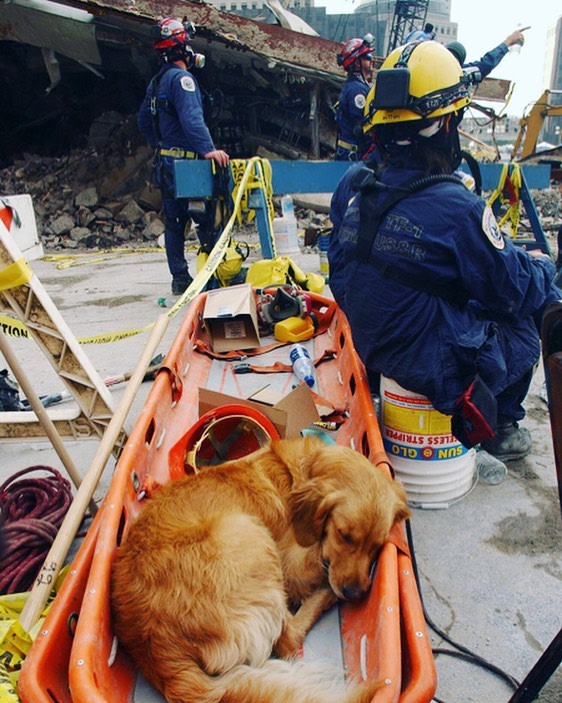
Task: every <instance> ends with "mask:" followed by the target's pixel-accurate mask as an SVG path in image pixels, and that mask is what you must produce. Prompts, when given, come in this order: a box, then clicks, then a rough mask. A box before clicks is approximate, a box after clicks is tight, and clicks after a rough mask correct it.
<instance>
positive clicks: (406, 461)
mask: <svg viewBox="0 0 562 703" xmlns="http://www.w3.org/2000/svg"><path fill="white" fill-rule="evenodd" d="M380 396H381V432H382V436H383V441H384V447H385V449H386V452H387V454H388V456H389V458H390V460H391V463H392V466H393V467H394V470H395V471H396V476H397V477H398V478H399V479H400V480H401V481H402V483H403V484H404V488H405V489H406V494H407V496H408V500H409V501H410V502H412V503H419V504H428V505H429V504H432V503H435V504H437V503H440V504H443V503H448V502H449V501H451V500H454V499H457V498H460V497H462V496H463V495H464V494H465V493H467V492H468V491H469V490H470V488H471V487H472V484H473V481H474V471H475V464H476V452H475V450H474V449H466V448H465V447H464V446H463V445H462V444H461V443H460V442H459V441H458V440H457V438H456V437H454V436H453V435H452V434H451V418H450V417H449V416H448V415H443V414H442V413H440V412H438V411H437V410H435V408H434V407H433V406H432V405H431V403H430V402H429V400H428V399H427V398H426V397H425V396H423V395H418V394H416V393H411V392H410V391H407V390H406V389H404V388H402V386H399V385H398V384H397V383H396V382H395V381H393V380H392V379H389V378H385V377H384V376H381V386H380Z"/></svg>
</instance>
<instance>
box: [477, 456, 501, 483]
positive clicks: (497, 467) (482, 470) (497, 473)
mask: <svg viewBox="0 0 562 703" xmlns="http://www.w3.org/2000/svg"><path fill="white" fill-rule="evenodd" d="M476 475H477V476H478V480H480V481H483V482H484V483H489V484H490V485H492V486H495V485H497V484H498V483H501V482H502V481H504V480H505V478H506V477H507V466H506V465H505V464H504V463H503V461H500V460H499V459H497V458H496V457H495V456H492V455H491V454H488V452H487V451H485V450H484V449H480V448H479V449H478V451H477V452H476Z"/></svg>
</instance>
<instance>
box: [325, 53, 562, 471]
mask: <svg viewBox="0 0 562 703" xmlns="http://www.w3.org/2000/svg"><path fill="white" fill-rule="evenodd" d="M408 47H409V48H408ZM464 81H465V77H464V74H463V71H462V69H461V67H460V65H459V63H458V62H457V60H456V59H455V58H454V57H453V55H452V54H451V53H449V52H448V51H447V49H446V48H445V47H444V46H442V45H440V44H438V43H437V42H432V41H429V42H421V43H418V44H410V45H407V47H399V48H398V49H396V50H395V51H393V52H392V53H391V54H390V55H389V56H388V57H387V59H386V60H385V62H384V64H383V66H382V68H381V70H380V71H379V73H378V74H377V82H376V84H375V87H374V88H373V89H372V90H371V92H370V93H369V96H368V98H367V105H366V117H365V126H364V128H365V130H366V132H368V133H372V134H373V136H374V138H375V140H376V142H377V145H378V148H379V149H380V150H381V153H382V157H383V163H382V166H381V168H380V172H379V174H378V176H377V175H376V174H374V173H373V172H372V171H370V172H368V171H366V169H364V168H363V169H361V168H360V167H359V166H358V167H357V168H356V170H355V174H353V172H352V169H350V170H349V171H348V172H347V173H346V174H345V176H344V177H343V179H342V181H341V182H340V184H339V185H338V187H337V189H336V192H335V193H334V196H333V200H332V222H333V224H334V230H333V232H332V236H331V242H330V249H329V260H330V284H332V282H333V280H334V278H335V279H336V289H335V290H334V291H333V292H334V294H335V297H336V300H337V302H338V303H339V304H340V305H341V306H342V307H343V309H344V311H345V312H346V314H347V316H348V318H349V322H350V324H351V328H352V332H353V339H354V343H355V346H356V348H357V351H358V353H359V355H360V357H361V359H362V360H363V363H364V364H365V366H366V367H367V369H368V371H370V372H371V375H372V374H374V373H377V372H378V373H382V374H383V375H384V376H385V377H387V378H392V379H394V380H395V381H396V382H397V383H399V384H400V385H401V386H403V387H404V388H406V389H408V390H410V391H412V392H415V393H420V394H422V395H424V396H426V397H428V398H429V400H430V401H431V403H432V404H433V406H434V407H435V408H436V409H437V410H439V411H441V412H442V413H445V414H447V415H452V414H453V412H454V409H455V402H456V401H457V399H458V398H459V397H460V396H461V395H462V394H463V392H464V391H465V390H466V389H467V388H468V386H469V384H470V383H471V381H472V380H474V379H475V378H476V375H478V376H479V377H480V378H481V379H482V380H483V382H484V383H485V384H486V385H487V386H488V388H489V389H490V391H491V393H492V394H493V397H495V400H496V402H497V430H496V435H495V437H493V438H491V439H487V440H486V441H484V442H482V446H483V447H484V448H485V449H486V450H487V451H488V452H489V453H490V454H493V455H494V456H496V457H498V458H499V459H501V460H502V461H508V460H512V459H519V458H521V457H523V456H525V455H526V454H528V453H529V451H530V450H531V437H530V434H529V432H528V430H527V429H525V428H521V427H519V425H518V421H519V420H521V419H522V418H523V417H524V415H525V410H524V409H523V406H522V402H523V400H524V398H525V396H526V394H527V391H528V388H529V383H530V380H531V376H532V370H533V366H534V364H535V363H536V362H537V360H538V359H539V351H540V346H539V341H540V340H539V333H538V326H539V325H540V320H541V317H542V312H543V309H544V308H545V306H546V305H547V304H549V303H551V302H553V301H555V300H557V299H560V298H561V297H562V291H560V290H559V289H558V288H556V287H555V286H554V285H553V284H552V280H553V277H554V275H555V267H554V264H553V262H552V261H551V259H550V257H549V256H548V255H546V254H543V253H542V252H540V251H525V250H523V249H522V248H520V247H516V246H515V245H514V244H513V243H512V242H511V241H509V240H506V239H504V237H503V236H502V233H501V232H500V230H499V228H498V225H497V223H496V220H495V217H494V214H493V212H492V211H491V209H490V208H489V207H487V206H486V203H485V202H484V201H483V200H482V199H480V198H479V197H478V196H476V195H475V194H474V193H472V192H470V191H469V190H468V189H466V188H465V187H464V186H463V185H462V184H461V182H460V179H458V178H457V176H455V175H454V172H455V170H456V169H457V167H458V165H459V164H460V158H461V157H460V146H459V137H458V131H457V126H458V123H459V122H460V120H461V118H462V113H463V110H464V108H465V107H466V106H467V105H468V103H469V102H470V97H469V91H468V86H467V84H466V83H465V82H464ZM379 91H380V92H379ZM358 173H359V176H358V175H357V174H358ZM436 174H438V175H436ZM445 178H446V179H447V180H444V179H445ZM428 179H429V180H428ZM457 180H458V182H457ZM414 181H415V185H414ZM424 185H425V187H423V186H424ZM416 188H419V189H418V190H416ZM391 197H392V198H393V202H394V204H391V205H390V206H388V203H389V202H391V201H390V200H388V199H389V198H391ZM383 203H385V204H387V209H386V211H385V210H383V209H382V204H383ZM378 212H381V213H382V214H380V216H379V215H378ZM377 221H378V224H377ZM342 272H343V274H342ZM492 399H493V398H492Z"/></svg>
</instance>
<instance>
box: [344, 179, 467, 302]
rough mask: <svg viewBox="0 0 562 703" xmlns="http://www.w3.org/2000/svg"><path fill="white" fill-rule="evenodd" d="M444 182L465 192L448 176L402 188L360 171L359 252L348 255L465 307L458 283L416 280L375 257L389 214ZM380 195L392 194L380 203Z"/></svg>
mask: <svg viewBox="0 0 562 703" xmlns="http://www.w3.org/2000/svg"><path fill="white" fill-rule="evenodd" d="M443 182H445V183H454V184H455V185H459V186H461V187H463V188H464V185H463V184H462V182H461V181H460V180H459V179H458V178H457V177H456V176H453V175H447V174H434V175H431V176H424V177H422V178H413V179H410V180H409V181H406V183H404V184H403V185H401V186H387V185H386V184H384V183H382V182H381V181H379V180H378V179H377V177H376V174H375V172H374V171H373V170H371V169H370V168H366V167H365V168H362V169H361V170H359V171H358V172H357V173H356V174H355V176H354V177H353V181H352V186H353V188H354V189H355V190H357V191H360V192H361V193H362V198H361V205H360V208H359V233H358V238H357V246H356V248H355V251H354V253H353V254H348V255H346V260H347V261H349V260H350V259H358V260H359V261H363V262H365V261H366V262H368V264H369V265H370V266H372V267H373V268H375V269H376V270H377V271H378V272H379V273H380V274H381V275H382V276H383V277H384V278H387V279H389V280H392V281H397V282H398V283H401V284H403V285H405V286H408V287H409V288H414V289H415V290H419V291H421V292H422V293H427V294H428V295H432V296H437V297H438V298H442V299H444V300H446V301H447V302H449V303H452V304H454V305H460V306H464V305H466V303H467V302H468V299H469V296H468V292H467V291H466V290H465V289H464V288H463V287H462V286H460V285H459V284H458V283H454V284H452V283H442V284H439V283H435V282H433V281H430V280H427V279H425V278H424V279H421V278H415V277H413V276H412V274H410V273H406V272H404V271H402V270H401V269H400V268H399V267H397V266H395V265H394V264H389V263H387V262H384V261H380V260H379V259H377V258H376V257H375V256H373V255H372V254H371V250H372V246H373V242H374V240H375V237H376V235H377V233H378V230H379V227H380V225H381V222H382V221H383V219H384V217H385V216H386V214H387V212H388V211H389V210H390V209H391V208H392V207H394V205H396V204H397V203H398V202H400V201H401V200H403V199H404V198H407V197H409V196H410V195H413V194H414V193H417V192H419V191H420V190H424V189H425V188H428V187H429V186H432V185H434V184H435V183H443ZM377 191H390V195H389V196H388V197H387V198H386V199H384V200H383V201H382V202H381V203H379V202H378V201H379V198H377Z"/></svg>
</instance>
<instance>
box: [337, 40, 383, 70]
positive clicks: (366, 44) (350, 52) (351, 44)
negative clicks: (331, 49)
mask: <svg viewBox="0 0 562 703" xmlns="http://www.w3.org/2000/svg"><path fill="white" fill-rule="evenodd" d="M374 44H375V40H374V37H373V35H372V34H366V35H365V36H364V37H363V39H359V38H357V37H356V38H354V39H350V40H349V41H348V42H346V43H345V44H344V45H343V48H342V50H341V51H340V53H339V54H338V55H337V60H338V66H343V67H344V68H345V70H346V71H349V70H350V69H351V67H352V66H353V64H354V63H355V61H357V59H359V58H360V57H361V56H365V55H366V54H371V56H370V57H369V58H372V53H373V49H374Z"/></svg>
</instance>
